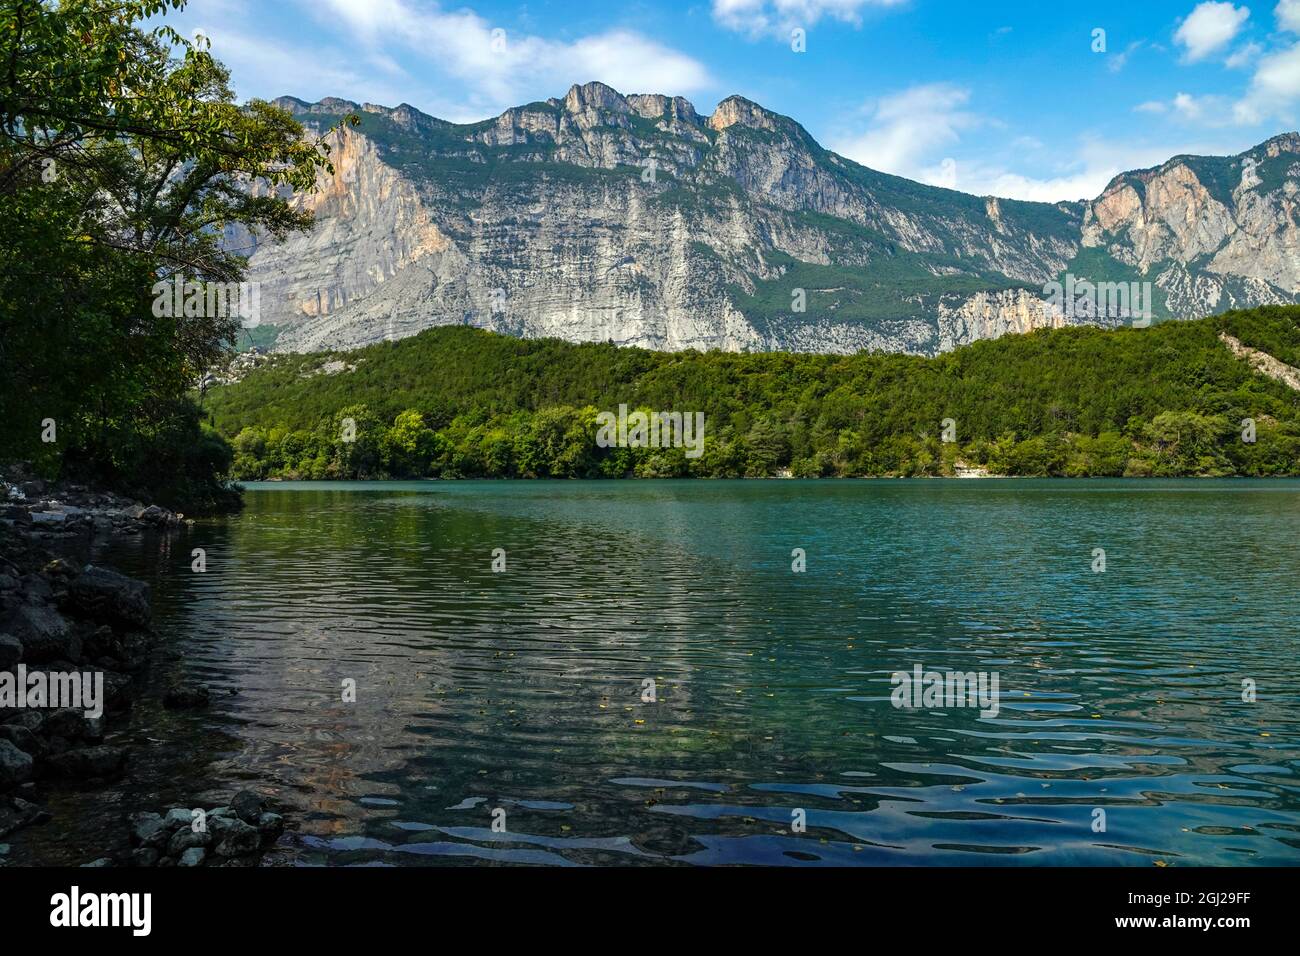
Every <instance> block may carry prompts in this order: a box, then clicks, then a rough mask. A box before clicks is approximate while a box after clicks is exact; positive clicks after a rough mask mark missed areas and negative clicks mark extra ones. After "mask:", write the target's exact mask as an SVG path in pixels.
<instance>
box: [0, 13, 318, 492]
mask: <svg viewBox="0 0 1300 956" xmlns="http://www.w3.org/2000/svg"><path fill="white" fill-rule="evenodd" d="M181 5H182V0H136V2H124V0H60V2H58V3H47V2H39V0H3V2H0V459H3V458H15V457H24V458H30V459H33V460H35V461H36V463H37V465H38V467H40V469H41V470H42V471H44V472H45V473H47V474H49V475H51V476H53V475H57V474H63V475H76V476H81V477H87V478H92V479H95V480H100V481H106V482H110V483H114V484H123V483H126V484H128V485H129V486H130V487H133V488H135V489H139V490H140V491H141V492H142V493H144V494H156V495H160V496H162V497H164V498H170V499H171V500H173V501H176V502H177V503H182V502H184V503H190V502H192V503H193V504H198V505H202V504H205V503H206V504H213V503H216V500H217V499H218V498H219V497H220V496H221V489H220V485H219V483H218V482H217V480H216V479H217V478H218V477H219V475H220V472H221V470H222V469H223V468H224V467H225V465H226V464H228V461H229V450H228V449H226V448H225V447H224V443H223V442H221V440H220V438H219V437H218V436H217V435H215V433H211V432H210V431H209V432H205V431H204V430H203V429H202V427H201V423H200V417H199V415H198V413H197V411H196V409H195V408H194V407H193V405H192V403H191V402H190V400H189V399H188V398H187V397H186V393H187V391H188V390H189V389H191V388H192V387H193V386H194V384H195V382H196V380H197V377H198V375H199V374H200V373H201V372H202V371H203V370H204V369H206V368H207V367H209V366H210V365H211V364H213V363H214V362H216V361H217V360H218V359H219V358H220V357H221V356H222V354H223V352H224V351H226V350H227V349H228V348H229V346H230V342H231V339H232V336H233V334H234V332H235V331H236V329H237V321H236V319H235V318H234V317H233V316H232V315H230V314H229V313H228V312H223V313H221V314H213V310H211V309H207V310H202V314H192V313H190V312H188V311H187V312H186V313H183V314H179V315H163V316H160V315H156V314H155V312H156V311H157V310H156V309H154V308H152V306H153V301H154V293H153V291H152V290H153V289H154V286H155V284H156V283H157V282H159V281H160V280H161V281H169V280H171V279H172V278H173V277H175V276H180V277H181V278H182V281H185V282H231V281H235V280H238V279H240V278H241V277H242V272H243V268H244V265H245V259H244V258H243V257H241V256H240V255H239V251H238V250H231V249H229V248H227V247H226V246H225V245H224V244H223V243H222V235H223V231H224V230H227V229H228V228H229V227H232V226H236V225H238V226H242V227H247V228H249V229H253V230H256V231H258V232H259V233H260V234H264V235H268V236H271V237H276V236H283V235H284V234H286V233H287V232H288V231H290V230H293V229H299V228H303V227H305V226H306V225H307V224H308V223H309V221H310V218H309V217H307V216H305V215H304V214H302V213H300V212H298V211H296V210H295V209H294V208H293V207H292V206H291V205H290V204H289V203H288V202H286V201H285V200H283V199H282V198H280V197H279V196H278V195H276V194H275V192H274V190H272V189H269V188H266V187H269V186H274V185H287V186H291V187H295V188H299V189H305V188H310V187H311V186H312V184H313V183H314V182H315V178H316V171H317V170H318V169H319V168H322V167H324V166H327V165H328V161H327V159H326V156H325V154H324V152H323V151H322V149H321V148H319V144H318V143H313V142H310V141H308V140H305V139H304V138H303V135H302V129H301V127H299V126H298V124H296V123H295V122H294V121H293V120H292V119H291V118H290V117H289V116H288V115H287V114H285V113H283V112H282V111H280V110H277V109H275V108H274V107H272V106H270V105H269V104H266V103H262V102H257V101H254V102H252V103H249V104H247V105H244V106H240V105H237V104H236V103H234V102H233V97H232V93H231V90H230V87H229V83H228V74H227V72H226V70H225V69H224V68H223V67H222V66H221V65H220V64H219V63H217V62H216V61H215V60H214V59H213V58H212V57H211V56H210V55H209V53H208V52H207V49H206V46H205V44H204V43H203V42H202V40H201V39H200V40H196V41H193V42H192V41H190V40H188V39H186V38H184V37H182V36H180V35H179V34H177V33H176V32H175V31H174V30H172V29H170V28H169V27H167V26H165V25H159V26H153V27H149V26H146V25H145V24H146V21H151V18H156V17H157V16H158V15H160V14H165V13H166V12H167V11H168V10H169V9H174V8H178V7H180V6H181ZM151 22H156V21H151ZM187 499H188V501H187Z"/></svg>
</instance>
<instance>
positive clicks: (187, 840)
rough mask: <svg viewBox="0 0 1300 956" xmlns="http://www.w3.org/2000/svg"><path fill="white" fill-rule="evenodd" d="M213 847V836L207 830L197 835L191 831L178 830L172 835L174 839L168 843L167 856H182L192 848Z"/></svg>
mask: <svg viewBox="0 0 1300 956" xmlns="http://www.w3.org/2000/svg"><path fill="white" fill-rule="evenodd" d="M211 845H212V834H211V833H209V832H207V831H206V830H201V831H199V832H197V833H196V832H195V831H193V830H189V829H185V830H177V831H176V832H175V833H173V834H172V838H171V839H170V840H168V841H167V855H168V856H180V855H181V854H182V853H184V852H185V851H186V850H188V849H190V848H191V847H196V846H201V847H208V846H211Z"/></svg>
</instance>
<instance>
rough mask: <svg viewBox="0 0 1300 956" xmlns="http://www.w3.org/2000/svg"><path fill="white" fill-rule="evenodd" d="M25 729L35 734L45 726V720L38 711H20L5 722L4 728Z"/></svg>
mask: <svg viewBox="0 0 1300 956" xmlns="http://www.w3.org/2000/svg"><path fill="white" fill-rule="evenodd" d="M14 725H17V726H19V727H26V728H27V729H28V730H30V731H31V732H32V733H37V732H38V731H40V729H41V728H42V727H43V726H45V718H44V717H43V716H42V715H41V712H40V711H39V710H20V711H18V713H16V714H14V715H13V716H12V717H9V718H7V719H6V720H5V726H6V727H9V726H14Z"/></svg>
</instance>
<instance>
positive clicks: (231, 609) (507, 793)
mask: <svg viewBox="0 0 1300 956" xmlns="http://www.w3.org/2000/svg"><path fill="white" fill-rule="evenodd" d="M196 547H201V548H203V549H204V550H205V552H206V560H207V571H206V572H205V573H201V574H200V573H194V572H193V571H192V570H191V560H192V559H191V551H192V549H193V548H196ZM494 549H502V550H503V551H504V555H505V557H504V560H505V570H504V572H500V573H496V572H494V571H493V552H494ZM794 549H803V553H804V554H805V556H806V570H805V571H803V572H802V573H795V572H794V571H792V567H791V565H792V561H793V560H794V558H792V551H794ZM1095 549H1104V551H1105V571H1104V573H1098V572H1097V571H1095V570H1094V567H1095V566H1096V565H1097V559H1096V557H1095ZM99 557H101V558H102V559H104V560H107V561H111V562H112V563H114V564H115V565H117V566H119V567H121V568H122V569H123V570H125V571H127V572H128V573H135V574H138V575H141V576H144V577H146V578H147V579H149V580H150V581H151V582H152V584H153V586H154V591H155V608H156V618H157V627H158V630H159V632H160V633H161V634H162V635H163V636H164V640H165V642H166V646H167V648H168V652H167V653H165V654H164V655H163V662H162V663H160V664H158V665H157V666H156V668H155V673H154V675H153V676H152V677H151V680H154V681H155V682H165V681H169V680H174V679H176V678H177V677H179V676H184V677H185V678H186V679H193V680H198V681H201V682H203V683H206V684H207V685H209V686H210V687H212V688H213V690H214V691H215V702H214V704H213V706H212V708H211V709H210V710H209V711H208V712H206V713H200V714H183V715H175V714H167V713H165V712H163V711H161V710H160V709H158V708H157V707H156V706H151V705H149V704H148V703H146V704H144V705H142V706H140V707H138V708H137V709H136V712H135V714H134V716H133V717H132V718H131V724H130V727H129V728H128V731H127V733H128V735H129V736H134V737H135V738H136V739H137V741H142V742H145V743H147V745H148V746H150V747H152V748H153V749H154V752H155V757H156V759H155V760H154V761H152V762H148V761H140V760H136V761H135V763H136V764H137V765H140V764H142V763H143V764H145V766H142V767H141V769H139V770H137V771H135V772H134V776H133V777H132V778H130V779H128V780H126V781H124V782H123V783H122V784H120V785H119V787H118V788H117V789H116V790H115V791H114V792H113V793H112V794H110V795H109V796H108V797H106V798H105V797H102V796H101V797H98V798H96V800H98V803H97V807H98V809H95V810H91V809H88V808H87V806H86V804H87V803H88V802H89V800H90V798H89V797H82V796H78V795H75V794H74V795H69V796H67V797H66V798H63V800H62V802H61V803H60V804H59V808H61V809H63V810H64V811H67V812H66V813H64V814H63V815H61V817H60V818H61V819H65V820H66V819H68V815H69V814H71V816H72V818H73V819H79V820H83V821H85V822H84V823H83V824H81V825H80V828H79V827H78V826H77V825H72V824H68V825H52V826H51V827H47V828H44V829H45V830H47V831H48V832H47V833H46V834H44V835H41V836H38V837H34V838H33V839H35V840H38V841H40V844H41V845H40V846H39V847H38V849H40V850H41V851H42V852H44V853H45V854H47V855H53V856H57V855H58V854H59V853H68V854H72V855H75V852H76V851H75V849H74V848H75V847H76V846H77V845H78V841H82V840H85V839H87V831H88V830H89V829H90V828H91V827H92V825H93V824H94V821H95V820H96V814H100V815H102V814H104V813H109V812H118V811H124V810H126V809H128V808H129V809H135V808H138V806H140V805H141V804H144V805H148V806H156V805H159V804H160V801H162V800H164V799H165V800H169V801H170V800H175V801H177V802H183V803H185V804H186V805H197V803H198V801H199V798H200V797H202V796H204V795H210V796H213V797H214V798H219V797H220V796H221V795H222V794H225V795H228V794H229V793H230V791H231V790H232V789H235V788H238V787H242V786H250V785H251V786H255V787H258V788H260V789H262V790H264V791H265V792H266V793H268V794H270V795H272V796H274V798H275V799H276V800H277V801H279V802H280V803H282V804H284V805H286V806H287V807H289V809H290V812H291V814H292V815H293V817H294V819H295V822H296V825H297V828H298V829H297V831H296V834H295V836H294V839H293V841H292V844H291V846H290V847H289V848H287V849H286V851H285V853H284V861H285V862H291V863H322V864H330V865H341V864H387V865H407V866H410V865H435V864H436V865H446V864H464V863H482V862H514V863H541V864H557V865H566V864H659V865H666V864H673V865H678V864H720V863H726V864H732V863H745V864H775V865H801V866H809V865H827V864H830V865H899V864H904V865H907V864H942V865H1007V864H1022V865H1024V864H1035V865H1043V864H1089V865H1091V864H1099V865H1100V864H1105V865H1134V866H1152V865H1155V864H1156V863H1157V862H1159V863H1161V864H1164V865H1170V866H1185V865H1194V864H1202V865H1204V864H1214V865H1264V864H1274V865H1276V864H1295V863H1297V862H1300V786H1298V784H1300V780H1298V779H1297V770H1298V769H1300V708H1298V707H1297V704H1298V702H1300V664H1298V662H1297V657H1298V652H1300V621H1298V615H1297V598H1296V594H1297V586H1300V482H1290V481H1277V482H1245V481H1077V482H1074V481H951V480H948V481H840V482H831V481H823V482H803V481H763V482H758V481H746V482H740V481H735V482H731V481H719V482H705V481H697V482H690V481H682V482H671V481H669V482H650V481H642V482H402V483H397V482H394V483H356V484H341V483H321V484H287V483H286V484H252V485H249V486H248V494H247V508H246V510H245V512H244V513H243V514H241V515H239V516H237V517H235V518H231V519H227V520H223V521H218V522H211V523H201V524H199V525H198V526H196V527H195V528H192V529H190V530H189V531H188V532H185V533H183V534H182V535H181V536H179V537H175V538H171V539H165V538H163V539H159V538H140V539H136V540H131V541H122V542H114V543H113V544H112V545H111V546H110V547H109V550H108V551H107V552H105V553H102V554H100V555H99ZM498 563H499V561H498ZM916 665H920V666H922V667H923V668H924V669H925V670H938V671H950V670H951V671H962V672H978V673H982V674H985V675H994V674H996V675H997V679H998V686H999V699H998V712H997V714H996V716H991V717H990V716H981V714H980V713H979V711H978V710H976V709H974V708H967V707H919V708H910V709H909V708H899V707H895V706H894V705H893V703H892V702H891V698H890V694H891V690H892V686H891V674H893V673H894V672H895V671H906V672H911V671H912V669H913V668H914V667H915V666H916ZM648 680H652V681H653V682H654V683H653V695H652V696H653V698H654V699H653V700H648V699H646V697H647V696H648V688H649V687H650V685H648V684H647V683H646V682H647V681H648ZM345 681H354V682H355V686H356V700H355V702H350V701H345V700H343V696H344V695H343V692H342V688H343V687H344V682H345ZM1251 687H1253V689H1254V696H1255V699H1254V700H1249V699H1243V697H1249V696H1251V695H1250V694H1247V693H1245V692H1244V688H1251ZM209 805H211V804H209ZM1099 811H1101V812H1099ZM797 819H804V820H806V830H805V831H803V832H800V831H799V830H798V829H797V828H796V827H794V826H793V825H792V824H794V823H795V822H796V820H797ZM1103 821H1104V829H1101V828H1100V824H1101V823H1102V822H1103ZM494 823H495V824H496V827H497V829H494V828H493V827H494ZM31 832H35V831H31Z"/></svg>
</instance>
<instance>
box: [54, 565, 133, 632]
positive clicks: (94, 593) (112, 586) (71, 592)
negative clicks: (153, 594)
mask: <svg viewBox="0 0 1300 956" xmlns="http://www.w3.org/2000/svg"><path fill="white" fill-rule="evenodd" d="M68 597H69V600H70V601H71V603H72V606H73V607H74V608H76V609H77V611H79V612H80V613H82V614H86V615H88V616H90V617H93V618H95V619H96V620H114V621H120V622H122V623H123V624H127V625H129V626H131V627H145V626H147V625H148V624H149V618H150V616H151V611H150V606H149V585H147V584H145V583H144V582H143V581H137V580H135V579H134V578H128V577H127V576H126V575H124V574H118V573H117V572H116V571H110V570H108V569H107V568H98V567H95V566H94V565H88V566H87V567H86V570H85V571H83V572H82V573H81V575H80V576H79V577H77V578H76V579H75V580H74V581H73V582H72V585H71V586H70V587H69V588H68Z"/></svg>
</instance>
